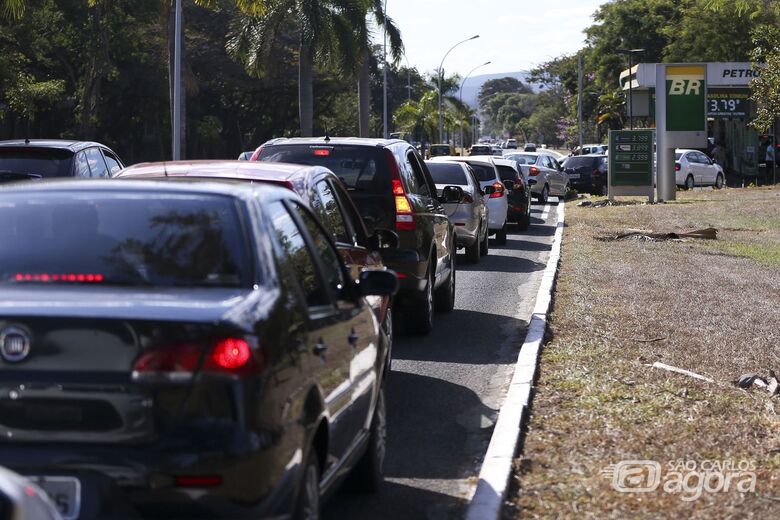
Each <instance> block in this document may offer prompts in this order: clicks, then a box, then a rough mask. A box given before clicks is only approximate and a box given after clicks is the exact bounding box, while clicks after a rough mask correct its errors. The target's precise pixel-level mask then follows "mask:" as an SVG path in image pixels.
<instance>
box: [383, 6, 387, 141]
mask: <svg viewBox="0 0 780 520" xmlns="http://www.w3.org/2000/svg"><path fill="white" fill-rule="evenodd" d="M382 22H383V28H384V35H385V42H384V45H383V47H382V62H383V64H382V108H383V110H384V113H383V115H382V122H383V128H384V138H385V139H387V0H385V2H384V6H383V7H382Z"/></svg>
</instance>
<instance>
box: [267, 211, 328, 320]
mask: <svg viewBox="0 0 780 520" xmlns="http://www.w3.org/2000/svg"><path fill="white" fill-rule="evenodd" d="M268 212H269V217H270V218H271V222H272V225H273V228H274V231H275V232H276V238H277V239H278V243H279V244H280V245H281V249H282V257H283V258H282V262H281V268H282V269H286V268H289V269H290V271H292V272H293V273H294V276H295V277H296V278H297V280H298V284H299V286H300V289H301V291H302V292H303V296H304V298H305V299H306V305H307V306H308V307H310V308H311V307H322V306H328V305H332V304H333V302H332V301H331V299H330V296H329V295H328V291H327V289H326V288H325V283H324V282H323V280H322V278H321V276H320V273H319V271H318V270H317V267H316V264H315V263H314V257H313V256H312V253H311V251H309V248H308V247H306V242H305V241H304V239H303V235H302V234H301V230H300V229H299V228H298V225H297V224H296V223H295V221H294V220H293V218H292V216H291V215H290V213H289V212H288V211H287V208H286V207H285V206H284V204H283V203H281V202H273V203H271V204H269V206H268Z"/></svg>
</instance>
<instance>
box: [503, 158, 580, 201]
mask: <svg viewBox="0 0 780 520" xmlns="http://www.w3.org/2000/svg"><path fill="white" fill-rule="evenodd" d="M504 159H510V160H512V161H514V162H515V164H516V165H517V168H518V169H519V170H521V171H522V172H523V175H524V176H525V178H526V179H528V184H530V185H531V194H532V195H533V196H535V197H536V199H537V200H538V201H539V202H540V203H541V204H547V197H549V196H550V195H553V196H555V197H559V198H561V199H563V198H564V197H565V196H566V190H568V188H569V176H568V175H567V174H566V172H564V171H563V167H562V166H561V165H560V163H559V162H558V161H557V160H555V159H554V158H553V156H552V155H550V154H548V153H544V152H518V153H510V154H506V155H505V156H504Z"/></svg>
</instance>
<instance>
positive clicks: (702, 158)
mask: <svg viewBox="0 0 780 520" xmlns="http://www.w3.org/2000/svg"><path fill="white" fill-rule="evenodd" d="M696 158H697V159H699V162H700V163H701V164H707V165H709V164H710V160H709V158H708V157H707V156H706V155H704V154H703V153H701V152H698V153H697V154H696Z"/></svg>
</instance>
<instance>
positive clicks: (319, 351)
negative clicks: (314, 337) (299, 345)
mask: <svg viewBox="0 0 780 520" xmlns="http://www.w3.org/2000/svg"><path fill="white" fill-rule="evenodd" d="M326 350H328V346H327V345H326V344H325V343H323V342H321V341H318V342H317V344H316V345H314V348H312V349H311V351H312V352H313V353H314V355H315V356H321V355H323V354H324V353H325V351H326Z"/></svg>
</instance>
